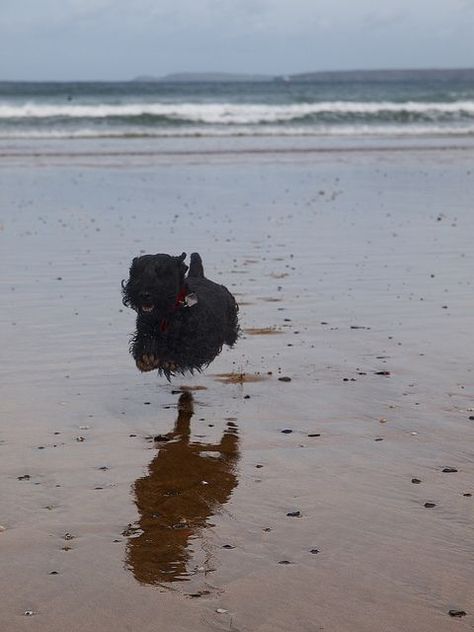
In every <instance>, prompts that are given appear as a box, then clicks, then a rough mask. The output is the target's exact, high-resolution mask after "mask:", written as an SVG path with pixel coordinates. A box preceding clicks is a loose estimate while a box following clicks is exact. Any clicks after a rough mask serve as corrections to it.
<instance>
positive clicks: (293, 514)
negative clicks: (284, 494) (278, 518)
mask: <svg viewBox="0 0 474 632" xmlns="http://www.w3.org/2000/svg"><path fill="white" fill-rule="evenodd" d="M286 515H287V516H288V517H289V518H299V517H300V516H301V511H289V512H288V513H287V514H286Z"/></svg>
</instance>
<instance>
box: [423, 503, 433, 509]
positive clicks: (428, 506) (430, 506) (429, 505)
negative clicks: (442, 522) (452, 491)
mask: <svg viewBox="0 0 474 632" xmlns="http://www.w3.org/2000/svg"><path fill="white" fill-rule="evenodd" d="M424 507H426V509H433V507H436V503H425V504H424Z"/></svg>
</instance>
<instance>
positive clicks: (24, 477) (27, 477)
mask: <svg viewBox="0 0 474 632" xmlns="http://www.w3.org/2000/svg"><path fill="white" fill-rule="evenodd" d="M30 478H31V476H30V475H29V474H23V476H18V480H19V481H29V480H30Z"/></svg>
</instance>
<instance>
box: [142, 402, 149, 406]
mask: <svg viewBox="0 0 474 632" xmlns="http://www.w3.org/2000/svg"><path fill="white" fill-rule="evenodd" d="M143 404H144V405H145V406H150V404H151V402H143Z"/></svg>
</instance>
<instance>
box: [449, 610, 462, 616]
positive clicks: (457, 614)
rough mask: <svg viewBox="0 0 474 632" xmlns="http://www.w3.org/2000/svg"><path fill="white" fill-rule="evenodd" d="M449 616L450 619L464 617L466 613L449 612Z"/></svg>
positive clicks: (460, 611)
mask: <svg viewBox="0 0 474 632" xmlns="http://www.w3.org/2000/svg"><path fill="white" fill-rule="evenodd" d="M449 616H450V617H465V616H466V612H465V611H464V610H450V611H449Z"/></svg>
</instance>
